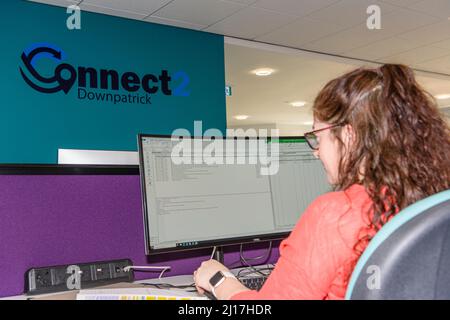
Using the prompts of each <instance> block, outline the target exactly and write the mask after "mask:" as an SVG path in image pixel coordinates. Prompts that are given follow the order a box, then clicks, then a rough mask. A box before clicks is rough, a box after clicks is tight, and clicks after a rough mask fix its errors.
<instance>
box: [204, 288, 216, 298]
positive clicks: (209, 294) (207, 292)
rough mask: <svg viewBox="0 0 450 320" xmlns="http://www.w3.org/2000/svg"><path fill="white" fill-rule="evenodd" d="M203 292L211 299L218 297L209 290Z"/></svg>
mask: <svg viewBox="0 0 450 320" xmlns="http://www.w3.org/2000/svg"><path fill="white" fill-rule="evenodd" d="M203 294H204V295H205V296H206V297H207V298H208V299H209V300H217V298H216V297H215V296H214V295H213V294H212V293H211V292H209V291H206V290H205V292H203Z"/></svg>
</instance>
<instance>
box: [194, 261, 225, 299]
mask: <svg viewBox="0 0 450 320" xmlns="http://www.w3.org/2000/svg"><path fill="white" fill-rule="evenodd" d="M217 271H222V272H224V271H229V270H228V268H227V267H225V266H224V265H223V264H221V263H220V262H218V261H216V260H212V259H211V260H208V261H203V262H202V264H201V265H200V267H199V268H198V269H197V270H196V271H194V282H195V286H196V287H197V291H198V292H199V293H200V294H203V293H204V291H205V290H206V291H211V285H210V283H209V279H211V277H212V276H213V275H215V274H216V273H217Z"/></svg>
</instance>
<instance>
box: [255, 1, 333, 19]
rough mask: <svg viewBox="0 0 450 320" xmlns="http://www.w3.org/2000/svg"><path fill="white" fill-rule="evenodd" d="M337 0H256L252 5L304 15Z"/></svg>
mask: <svg viewBox="0 0 450 320" xmlns="http://www.w3.org/2000/svg"><path fill="white" fill-rule="evenodd" d="M338 1H339V0H301V1H298V0H275V1H274V0H258V1H257V2H255V3H254V4H252V6H254V7H257V8H262V9H268V10H273V11H277V12H280V13H284V14H293V15H297V16H299V17H300V16H305V15H307V14H310V13H312V12H314V11H315V10H318V9H321V8H324V7H326V6H329V5H331V4H333V3H336V2H338Z"/></svg>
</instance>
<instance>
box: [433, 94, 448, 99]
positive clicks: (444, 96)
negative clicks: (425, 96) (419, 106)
mask: <svg viewBox="0 0 450 320" xmlns="http://www.w3.org/2000/svg"><path fill="white" fill-rule="evenodd" d="M435 98H436V99H438V100H446V99H450V93H446V94H438V95H436V96H435Z"/></svg>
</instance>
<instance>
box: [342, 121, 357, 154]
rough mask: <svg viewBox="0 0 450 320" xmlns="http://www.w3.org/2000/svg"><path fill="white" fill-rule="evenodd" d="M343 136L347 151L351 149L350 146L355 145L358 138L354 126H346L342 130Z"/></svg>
mask: <svg viewBox="0 0 450 320" xmlns="http://www.w3.org/2000/svg"><path fill="white" fill-rule="evenodd" d="M342 135H343V137H342V138H343V141H344V143H345V145H346V147H347V149H350V146H351V145H353V143H355V140H356V137H355V130H353V127H352V125H350V124H346V125H345V126H344V128H343V130H342Z"/></svg>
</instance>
